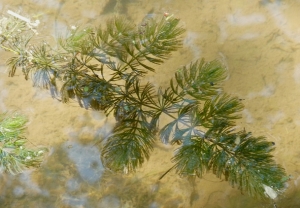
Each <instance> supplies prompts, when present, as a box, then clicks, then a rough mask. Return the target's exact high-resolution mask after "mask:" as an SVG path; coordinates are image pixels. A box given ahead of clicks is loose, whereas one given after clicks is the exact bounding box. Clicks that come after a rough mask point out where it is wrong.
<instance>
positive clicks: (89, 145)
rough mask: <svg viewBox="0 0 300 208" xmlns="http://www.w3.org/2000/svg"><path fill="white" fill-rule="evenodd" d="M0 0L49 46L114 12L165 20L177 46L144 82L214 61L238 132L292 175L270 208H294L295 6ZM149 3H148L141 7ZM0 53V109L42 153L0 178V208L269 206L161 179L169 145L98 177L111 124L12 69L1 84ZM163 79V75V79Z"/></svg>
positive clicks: (217, 184) (299, 179)
mask: <svg viewBox="0 0 300 208" xmlns="http://www.w3.org/2000/svg"><path fill="white" fill-rule="evenodd" d="M117 2H118V1H116V0H97V1H83V0H77V1H75V0H73V1H71V0H70V1H64V0H61V1H53V0H51V1H50V0H49V1H42V0H32V1H30V0H26V1H23V0H14V1H13V3H12V1H11V0H2V1H1V3H0V8H2V13H6V11H7V9H11V10H13V11H22V14H26V15H28V16H38V17H39V19H40V21H41V22H42V24H41V27H40V31H41V33H42V35H44V38H43V39H46V40H48V41H50V42H51V41H53V39H54V37H55V35H58V34H64V33H65V31H66V28H67V27H70V26H72V25H98V24H100V23H101V22H103V21H104V20H105V18H107V17H109V16H112V15H113V14H114V13H116V12H117V13H122V14H123V15H126V16H128V18H130V19H131V20H132V21H134V22H135V23H138V22H139V21H140V20H141V19H142V18H143V17H144V16H145V15H146V14H149V13H154V14H157V15H162V14H163V13H164V12H169V13H173V14H174V15H176V16H177V17H179V18H180V19H181V21H182V24H183V25H184V27H185V28H186V30H187V32H186V33H185V34H184V41H183V44H184V47H183V48H182V49H180V50H179V51H178V52H176V53H174V55H173V56H172V58H170V60H168V61H166V63H165V64H163V65H162V66H158V67H157V73H156V74H149V76H148V77H147V79H148V80H149V81H151V82H153V83H154V84H155V85H156V86H162V87H164V86H166V83H167V81H168V79H169V77H172V76H173V74H174V72H175V71H176V70H177V68H178V67H180V66H183V65H186V64H189V63H190V62H191V61H195V60H197V59H198V58H202V57H203V58H205V59H206V60H213V59H220V60H221V61H223V62H224V63H225V64H226V65H227V67H228V70H229V78H228V80H227V82H226V83H225V87H224V88H225V90H226V91H227V92H228V93H230V94H232V95H235V96H238V97H240V98H242V99H244V101H243V102H244V104H245V110H244V111H243V119H241V120H240V121H239V122H238V126H239V127H241V128H243V127H245V128H246V130H247V131H251V132H253V134H254V135H255V136H259V135H264V136H266V137H267V138H268V139H269V140H270V141H274V142H275V143H276V151H275V152H274V156H275V158H276V161H277V162H278V163H280V164H282V165H283V166H284V168H286V171H287V173H288V174H290V175H291V176H292V178H291V180H290V181H289V187H288V189H287V192H286V193H285V194H284V195H283V196H281V198H280V199H278V201H277V202H276V203H277V205H278V207H298V206H299V207H300V200H298V198H299V197H297V196H299V195H300V188H299V186H300V169H299V167H300V150H299V147H300V140H299V135H300V128H299V125H300V107H299V103H300V100H299V99H298V98H299V95H300V52H299V51H300V50H299V49H300V29H299V28H300V27H299V26H300V25H299V8H300V1H296V0H286V1H280V0H261V1H259V0H257V1H240V0H225V1H222V3H220V1H216V0H201V1H200V0H190V1H180V0H174V1H171V0H165V1H142V0H131V1H129V0H127V1H120V2H123V3H117ZM147 2H151V3H147ZM9 56H10V54H8V53H4V52H2V53H1V61H0V64H1V67H0V88H1V91H0V110H1V111H2V112H4V111H12V110H18V111H19V112H21V113H23V114H25V115H27V116H28V118H29V120H30V123H29V124H28V134H27V138H28V139H29V141H30V143H31V144H32V145H34V146H46V147H48V148H49V149H50V152H49V154H48V155H47V156H46V159H45V162H44V163H43V165H42V166H41V167H40V168H39V169H37V170H28V171H26V172H24V173H23V174H20V175H17V176H9V175H6V174H4V175H2V176H1V177H0V184H1V185H0V186H1V190H0V207H100V208H101V207H111V208H114V207H116V208H117V207H151V208H156V207H157V208H158V207H164V208H167V207H170V208H174V207H197V208H198V207H230V208H232V207H273V203H272V202H271V201H263V202H261V201H257V200H255V199H253V198H250V197H247V196H244V195H241V194H240V193H239V191H238V190H236V189H234V188H232V187H231V186H230V185H229V184H228V183H227V182H226V181H223V180H221V179H218V178H216V177H215V176H214V175H212V174H207V175H205V176H204V178H203V179H197V180H196V185H195V186H194V187H193V186H192V185H191V184H192V183H191V182H189V181H187V180H185V179H182V178H180V177H179V176H177V175H176V174H175V173H174V172H171V173H169V174H168V175H167V176H166V177H164V179H163V180H161V181H160V182H158V181H157V179H158V178H159V176H160V175H161V174H162V173H164V172H165V171H166V170H167V169H168V168H169V167H171V166H172V163H171V162H170V160H169V158H171V157H172V154H173V150H174V148H175V147H170V146H165V145H162V144H160V143H159V142H158V143H157V145H156V147H157V148H155V150H154V152H153V154H152V157H151V158H150V160H149V161H148V162H147V163H146V164H145V165H144V166H143V167H142V168H141V169H139V170H138V171H137V173H136V174H134V175H119V174H114V173H108V172H105V171H104V167H103V166H102V163H101V161H100V157H99V156H100V152H99V150H98V148H96V146H95V145H93V144H95V143H96V142H97V141H98V140H99V139H100V138H101V137H102V136H103V135H105V134H107V133H108V132H109V131H110V129H111V128H112V125H113V121H112V119H111V118H108V119H107V118H105V115H103V114H102V113H101V112H94V111H87V110H84V109H81V108H80V107H79V106H78V105H77V103H76V102H73V103H72V102H71V103H69V104H62V103H60V102H59V101H57V100H55V99H52V98H51V95H50V93H49V92H47V91H44V90H40V89H34V88H33V87H32V83H31V81H25V80H24V78H23V76H22V73H21V71H18V73H17V75H16V76H15V77H13V78H9V77H8V72H7V67H6V66H5V61H6V60H7V58H8V57H9ZM166 78H168V79H167V80H166Z"/></svg>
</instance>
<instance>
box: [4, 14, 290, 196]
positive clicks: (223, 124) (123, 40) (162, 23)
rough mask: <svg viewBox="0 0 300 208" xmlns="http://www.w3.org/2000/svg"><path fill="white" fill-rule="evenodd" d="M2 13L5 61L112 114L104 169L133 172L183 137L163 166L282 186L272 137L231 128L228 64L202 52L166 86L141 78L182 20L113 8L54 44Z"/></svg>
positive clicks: (236, 110)
mask: <svg viewBox="0 0 300 208" xmlns="http://www.w3.org/2000/svg"><path fill="white" fill-rule="evenodd" d="M1 21H2V24H1V28H0V29H1V31H2V34H1V36H0V40H1V44H0V47H2V48H3V49H4V50H7V51H12V52H13V53H14V56H13V57H12V58H10V59H9V60H8V62H7V63H8V65H9V66H10V72H9V75H10V76H13V75H14V74H15V73H16V69H17V68H21V69H22V71H23V73H24V75H25V78H26V79H27V78H29V77H31V78H32V80H33V83H34V86H37V87H42V88H46V89H50V91H51V94H52V96H53V97H55V98H57V99H59V100H61V102H63V103H67V102H69V101H70V100H77V101H78V103H79V105H80V106H81V107H84V108H86V109H93V110H101V111H104V112H105V113H106V114H107V115H109V114H113V115H114V117H115V120H116V124H115V127H114V129H113V131H112V132H111V133H110V134H109V135H108V136H107V137H106V138H104V139H103V140H102V141H101V142H100V145H99V148H101V152H102V161H103V163H104V164H105V166H106V167H107V168H110V169H112V170H114V171H123V172H125V173H128V172H134V171H135V170H136V169H137V168H139V167H140V166H142V165H143V163H144V162H145V161H146V160H148V159H149V157H150V155H151V151H152V150H153V148H154V143H155V142H156V139H157V138H159V139H160V140H161V141H162V142H163V143H166V144H167V143H171V144H173V145H177V146H178V148H177V150H176V151H175V152H174V157H173V158H171V160H172V162H173V163H174V166H173V167H171V168H170V169H169V170H167V172H168V171H170V170H173V169H174V170H175V171H176V172H177V173H178V174H180V175H182V176H195V177H199V178H201V177H202V176H203V175H204V174H205V173H206V172H208V171H212V172H213V173H214V174H215V175H216V176H217V177H219V178H225V179H226V180H227V181H229V182H230V184H231V185H232V186H236V187H238V188H239V189H240V190H241V191H242V192H247V193H249V194H250V195H253V196H261V197H265V196H267V197H270V198H272V199H274V198H276V197H277V194H278V193H280V192H281V191H282V190H283V189H284V184H285V180H284V178H286V174H285V171H284V169H283V168H282V167H281V166H280V165H278V164H277V163H276V162H275V160H274V159H273V156H272V154H271V153H272V151H273V150H274V144H273V143H272V142H270V141H268V140H267V139H266V138H265V137H263V136H254V135H253V134H252V133H251V132H247V131H246V130H245V129H243V130H236V128H235V127H236V120H237V119H239V118H240V117H241V114H240V113H241V111H242V110H243V104H242V103H241V100H240V99H239V98H238V97H234V96H231V95H229V94H228V93H226V92H224V91H223V89H222V83H223V81H224V80H225V79H226V77H227V70H226V67H224V65H223V64H222V63H221V62H219V61H217V60H214V61H210V62H205V61H204V60H203V59H200V60H198V61H195V62H193V63H190V64H188V65H187V66H184V67H180V68H179V69H178V70H177V71H176V72H175V73H174V77H173V78H172V79H171V80H169V86H168V87H166V88H162V87H159V88H155V87H154V85H153V83H150V82H146V81H145V79H144V77H145V76H146V75H147V74H148V73H154V72H155V65H158V64H162V63H163V62H164V60H166V59H168V58H169V57H170V55H171V53H172V52H173V51H176V50H177V49H178V48H180V46H181V42H182V41H181V37H182V35H183V33H184V29H183V28H182V27H180V25H179V22H180V20H179V19H178V18H176V17H174V16H172V15H168V14H165V15H164V16H163V17H162V18H160V19H158V20H157V19H155V18H150V17H149V18H144V19H143V21H142V22H141V23H140V24H138V26H136V25H134V24H133V23H132V22H130V21H128V20H126V19H125V18H123V17H115V18H111V19H109V20H108V21H107V23H106V25H105V26H104V27H96V28H92V27H89V28H77V27H73V28H72V29H71V30H70V33H69V35H68V36H66V37H59V38H58V43H59V47H56V48H53V47H51V46H50V45H49V44H48V43H45V42H42V43H37V44H35V43H34V41H31V40H32V39H34V37H35V36H36V31H35V30H34V29H33V28H32V26H31V27H28V22H26V21H24V20H21V19H20V18H18V17H17V18H15V17H3V18H2V20H1ZM174 71H175V70H174ZM30 75H31V76H30ZM166 117H168V119H167V120H168V121H169V122H168V123H167V124H165V125H161V123H162V122H161V121H162V119H163V118H166ZM237 129H238V128H237ZM167 172H166V173H167ZM163 176H164V175H163ZM163 176H162V177H163ZM162 177H161V178H162Z"/></svg>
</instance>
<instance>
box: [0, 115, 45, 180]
mask: <svg viewBox="0 0 300 208" xmlns="http://www.w3.org/2000/svg"><path fill="white" fill-rule="evenodd" d="M26 123H27V119H26V118H25V117H24V116H22V115H19V114H16V113H15V114H1V115H0V169H1V172H2V171H8V172H9V173H11V174H18V173H20V172H22V171H23V170H24V169H25V168H27V167H38V166H39V165H40V163H41V161H42V160H41V159H42V156H43V153H44V151H45V149H39V150H31V149H28V148H26V147H25V144H26V138H25V137H24V136H23V134H24V130H25V124H26Z"/></svg>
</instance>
